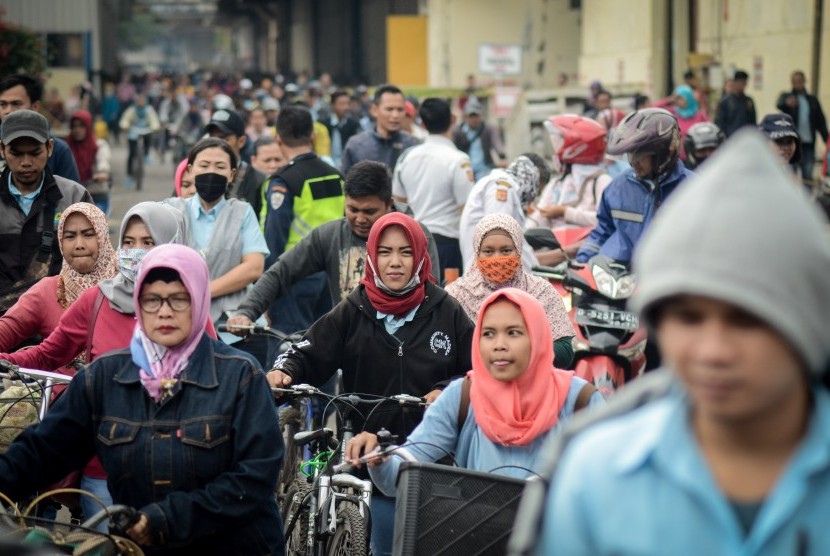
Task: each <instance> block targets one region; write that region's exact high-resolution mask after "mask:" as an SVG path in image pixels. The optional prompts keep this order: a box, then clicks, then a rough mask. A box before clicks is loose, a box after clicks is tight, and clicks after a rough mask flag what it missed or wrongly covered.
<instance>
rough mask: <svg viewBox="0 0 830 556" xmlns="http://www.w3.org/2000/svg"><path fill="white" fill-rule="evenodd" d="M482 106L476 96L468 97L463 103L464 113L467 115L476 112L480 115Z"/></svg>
mask: <svg viewBox="0 0 830 556" xmlns="http://www.w3.org/2000/svg"><path fill="white" fill-rule="evenodd" d="M481 112H482V108H481V102H479V100H478V99H477V98H476V97H470V98H469V99H468V100H467V103H466V104H465V105H464V114H465V115H466V116H469V115H470V114H478V115H481Z"/></svg>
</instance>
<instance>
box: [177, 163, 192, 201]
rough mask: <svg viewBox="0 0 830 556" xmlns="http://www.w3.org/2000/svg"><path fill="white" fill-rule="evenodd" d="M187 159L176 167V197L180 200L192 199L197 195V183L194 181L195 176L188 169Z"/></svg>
mask: <svg viewBox="0 0 830 556" xmlns="http://www.w3.org/2000/svg"><path fill="white" fill-rule="evenodd" d="M187 167H188V164H187V159H186V158H185V159H184V160H182V161H181V162H179V165H178V166H177V167H176V175H175V181H174V183H175V184H176V197H179V198H180V199H190V198H191V197H193V196H194V195H195V194H196V182H195V181H193V176H191V175H190V172H189V171H188V169H187Z"/></svg>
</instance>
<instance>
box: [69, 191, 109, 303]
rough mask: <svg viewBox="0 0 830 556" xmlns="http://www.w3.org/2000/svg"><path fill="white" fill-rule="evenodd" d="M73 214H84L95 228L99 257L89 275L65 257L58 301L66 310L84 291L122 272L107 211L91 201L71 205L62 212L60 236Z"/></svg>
mask: <svg viewBox="0 0 830 556" xmlns="http://www.w3.org/2000/svg"><path fill="white" fill-rule="evenodd" d="M73 214H82V215H84V217H85V218H86V219H87V220H89V223H90V224H92V227H93V228H94V229H95V237H96V238H97V239H98V260H97V261H95V265H93V267H92V270H90V271H89V272H88V273H87V274H81V273H80V272H78V271H77V270H75V269H74V268H72V267H71V266H69V263H68V262H66V259H65V258H64V260H63V265H62V266H61V272H60V280H59V281H58V303H60V304H61V307H63V308H64V309H66V308H67V307H69V306H70V305H72V303H74V302H75V300H76V299H78V298H79V297H81V294H82V293H84V292H85V291H86V290H88V289H89V288H91V287H92V286H94V285H95V284H97V283H98V282H100V281H101V280H106V279H108V278H112V277H113V276H115V275H116V274H118V261H117V260H116V257H115V249H113V248H112V243H110V234H109V224H108V223H107V217H106V215H104V213H103V212H102V211H101V209H99V208H98V207H96V206H95V205H93V204H91V203H75V204H73V205H69V206H68V207H67V208H66V210H64V211H63V214H61V220H60V223H59V224H58V239H60V238H62V237H63V227H64V224H65V223H66V219H67V218H69V217H70V216H72V215H73ZM58 243H59V244H60V249H61V254H63V243H62V242H60V241H59V242H58Z"/></svg>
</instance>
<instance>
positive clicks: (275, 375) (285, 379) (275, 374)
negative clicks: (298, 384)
mask: <svg viewBox="0 0 830 556" xmlns="http://www.w3.org/2000/svg"><path fill="white" fill-rule="evenodd" d="M265 378H267V379H268V384H270V385H271V388H283V387H285V386H288V385H289V384H291V377H290V376H289V375H287V374H285V373H284V372H282V371H270V372H269V373H268V374H267V375H265Z"/></svg>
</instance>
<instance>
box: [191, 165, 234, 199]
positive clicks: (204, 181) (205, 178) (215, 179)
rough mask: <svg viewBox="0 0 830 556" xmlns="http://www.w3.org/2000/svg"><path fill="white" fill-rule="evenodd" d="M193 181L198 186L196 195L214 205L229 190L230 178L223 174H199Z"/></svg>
mask: <svg viewBox="0 0 830 556" xmlns="http://www.w3.org/2000/svg"><path fill="white" fill-rule="evenodd" d="M193 181H194V183H195V184H196V193H198V194H199V197H201V198H202V199H203V200H204V201H205V202H206V203H212V202H213V201H215V200H216V199H218V198H219V197H221V196H222V195H224V194H225V192H226V191H227V190H228V178H227V177H226V176H223V175H222V174H216V173H213V172H210V173H207V174H198V175H197V176H195V177H194V178H193Z"/></svg>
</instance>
